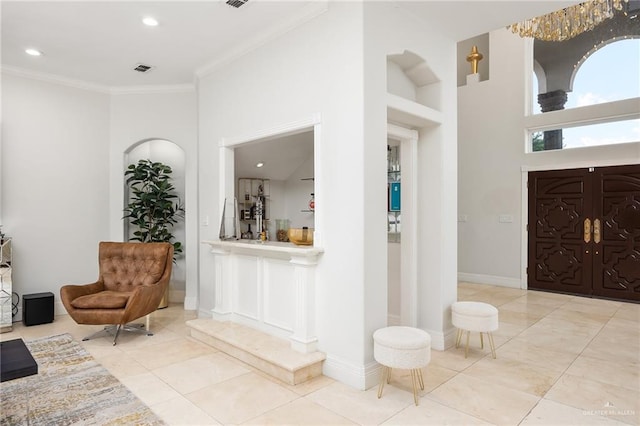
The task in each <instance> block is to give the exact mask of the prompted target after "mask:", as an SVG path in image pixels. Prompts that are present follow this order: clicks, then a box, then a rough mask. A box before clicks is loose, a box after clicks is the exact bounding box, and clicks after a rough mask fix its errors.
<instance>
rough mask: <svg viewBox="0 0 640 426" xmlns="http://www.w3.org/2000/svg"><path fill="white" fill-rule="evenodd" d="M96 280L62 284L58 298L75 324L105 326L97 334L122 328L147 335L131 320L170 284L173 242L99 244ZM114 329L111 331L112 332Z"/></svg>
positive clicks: (155, 301) (150, 308)
mask: <svg viewBox="0 0 640 426" xmlns="http://www.w3.org/2000/svg"><path fill="white" fill-rule="evenodd" d="M98 262H99V265H100V276H99V277H98V281H96V282H95V283H92V284H85V285H65V286H63V287H62V288H61V289H60V298H61V299H62V303H63V304H64V307H65V308H66V309H67V312H68V313H69V315H70V316H71V318H73V319H74V321H75V322H77V323H78V324H91V325H97V324H101V325H102V324H110V326H107V327H105V328H104V329H103V330H100V331H99V332H97V333H94V334H93V335H91V336H88V337H85V338H84V339H82V340H89V339H91V338H93V337H96V336H97V335H98V334H103V333H105V332H106V333H109V334H115V337H114V339H113V344H114V345H115V344H116V340H117V339H118V334H119V333H120V330H121V329H124V330H125V331H134V332H139V333H140V332H141V333H144V334H146V335H148V336H152V335H153V333H150V332H149V330H148V326H147V330H145V329H144V328H141V327H140V326H144V325H143V324H140V325H135V326H134V325H130V324H127V323H129V322H130V321H133V320H136V319H138V318H140V317H143V316H145V315H148V314H150V313H152V312H153V311H155V310H156V309H157V308H158V305H159V304H160V301H161V300H162V296H163V295H164V293H165V291H166V290H167V288H168V286H169V280H170V278H171V267H172V264H173V246H172V245H171V244H169V243H133V242H125V243H120V242H104V241H103V242H101V243H100V247H99V254H98ZM114 331H115V333H114Z"/></svg>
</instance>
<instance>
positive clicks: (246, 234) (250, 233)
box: [241, 223, 253, 240]
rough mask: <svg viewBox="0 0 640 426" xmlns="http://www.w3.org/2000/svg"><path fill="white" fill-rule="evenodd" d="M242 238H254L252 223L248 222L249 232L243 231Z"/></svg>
mask: <svg viewBox="0 0 640 426" xmlns="http://www.w3.org/2000/svg"><path fill="white" fill-rule="evenodd" d="M241 238H242V239H244V240H252V239H253V232H251V224H250V223H249V224H247V232H243V233H242V235H241Z"/></svg>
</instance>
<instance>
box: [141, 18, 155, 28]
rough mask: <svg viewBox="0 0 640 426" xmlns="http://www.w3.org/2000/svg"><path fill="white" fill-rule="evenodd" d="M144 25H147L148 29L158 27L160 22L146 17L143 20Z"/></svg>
mask: <svg viewBox="0 0 640 426" xmlns="http://www.w3.org/2000/svg"><path fill="white" fill-rule="evenodd" d="M142 23H143V24H145V25H146V26H148V27H157V26H158V21H157V20H156V19H155V18H152V17H151V16H146V17H144V18H142Z"/></svg>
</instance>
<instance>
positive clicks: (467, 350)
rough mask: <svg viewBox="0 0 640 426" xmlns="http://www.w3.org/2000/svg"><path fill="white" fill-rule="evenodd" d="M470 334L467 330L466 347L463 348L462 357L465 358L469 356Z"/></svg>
mask: <svg viewBox="0 0 640 426" xmlns="http://www.w3.org/2000/svg"><path fill="white" fill-rule="evenodd" d="M470 334H471V332H470V331H469V330H467V346H465V347H464V357H465V358H466V357H467V355H468V354H469V335H470Z"/></svg>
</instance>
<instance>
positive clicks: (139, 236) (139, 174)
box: [123, 160, 184, 262]
mask: <svg viewBox="0 0 640 426" xmlns="http://www.w3.org/2000/svg"><path fill="white" fill-rule="evenodd" d="M172 172H173V171H172V170H171V167H170V166H168V165H166V164H163V163H160V162H154V161H151V160H140V161H138V163H137V164H130V165H129V167H127V170H126V171H125V172H124V175H125V178H126V182H127V185H128V187H129V204H128V205H127V207H126V208H125V209H124V213H125V215H124V218H123V219H128V220H129V224H130V225H133V226H134V227H135V231H134V232H133V236H132V237H130V238H129V240H130V241H140V242H143V243H148V242H167V243H171V244H172V245H173V251H174V254H175V256H177V255H179V254H180V253H182V243H181V242H179V241H174V240H175V237H174V235H173V232H172V231H173V227H174V226H175V225H176V224H177V223H178V222H179V221H180V220H182V219H183V218H184V206H183V204H182V201H181V200H180V198H179V197H178V195H177V194H176V191H175V187H174V186H173V183H172V177H171V173H172ZM175 256H174V262H175Z"/></svg>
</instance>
